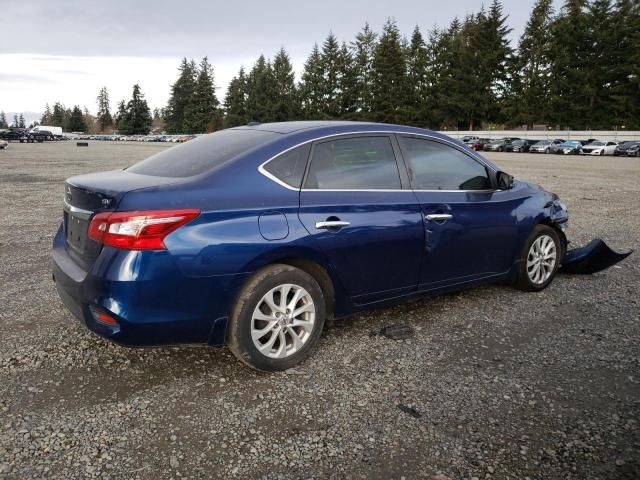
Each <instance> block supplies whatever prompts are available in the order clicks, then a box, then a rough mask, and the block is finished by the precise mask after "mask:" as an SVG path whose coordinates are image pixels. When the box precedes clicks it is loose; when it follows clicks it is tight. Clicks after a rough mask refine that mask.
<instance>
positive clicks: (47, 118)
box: [40, 103, 52, 125]
mask: <svg viewBox="0 0 640 480" xmlns="http://www.w3.org/2000/svg"><path fill="white" fill-rule="evenodd" d="M51 117H52V113H51V108H49V104H48V103H47V105H46V107H45V108H44V113H43V114H42V118H41V119H40V125H51Z"/></svg>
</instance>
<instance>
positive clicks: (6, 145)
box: [0, 140, 9, 150]
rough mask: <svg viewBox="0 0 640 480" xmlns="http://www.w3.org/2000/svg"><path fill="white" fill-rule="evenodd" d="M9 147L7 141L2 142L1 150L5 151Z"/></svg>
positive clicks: (0, 143) (0, 141)
mask: <svg viewBox="0 0 640 480" xmlns="http://www.w3.org/2000/svg"><path fill="white" fill-rule="evenodd" d="M8 146H9V142H7V141H6V140H0V150H4V149H5V148H7V147H8Z"/></svg>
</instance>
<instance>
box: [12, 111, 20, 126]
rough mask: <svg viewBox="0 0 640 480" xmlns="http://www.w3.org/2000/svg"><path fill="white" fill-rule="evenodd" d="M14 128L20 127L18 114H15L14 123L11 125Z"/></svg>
mask: <svg viewBox="0 0 640 480" xmlns="http://www.w3.org/2000/svg"><path fill="white" fill-rule="evenodd" d="M11 126H12V127H14V128H18V127H19V126H20V120H18V114H17V113H14V114H13V123H12V124H11Z"/></svg>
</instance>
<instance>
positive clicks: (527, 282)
mask: <svg viewBox="0 0 640 480" xmlns="http://www.w3.org/2000/svg"><path fill="white" fill-rule="evenodd" d="M542 235H547V236H549V237H551V238H552V239H553V241H554V243H555V245H556V263H555V265H554V266H553V272H552V273H551V275H550V276H549V278H548V279H547V280H546V281H545V282H543V283H541V284H537V283H533V282H532V281H531V279H530V278H529V275H528V273H527V258H528V256H529V250H530V249H531V245H533V242H535V241H536V240H537V239H538V237H540V236H542ZM563 254H564V252H563V247H562V242H561V241H560V235H559V234H558V232H557V231H556V230H555V229H554V228H552V227H550V226H548V225H536V226H535V227H534V229H533V232H531V235H530V236H529V238H528V239H527V242H526V243H525V246H524V249H523V251H522V255H521V257H520V265H519V268H518V282H517V284H518V287H520V288H521V289H522V290H528V291H540V290H544V289H545V288H547V287H548V286H549V285H550V284H551V282H553V279H554V278H555V276H556V273H558V268H559V267H560V262H561V261H562V256H563Z"/></svg>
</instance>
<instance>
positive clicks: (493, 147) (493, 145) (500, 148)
mask: <svg viewBox="0 0 640 480" xmlns="http://www.w3.org/2000/svg"><path fill="white" fill-rule="evenodd" d="M516 140H520V138H518V137H505V138H500V139H498V140H492V141H491V142H489V143H487V144H486V145H485V146H484V150H485V151H486V152H504V150H505V148H506V146H507V145H510V144H511V143H513V142H515V141H516Z"/></svg>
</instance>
